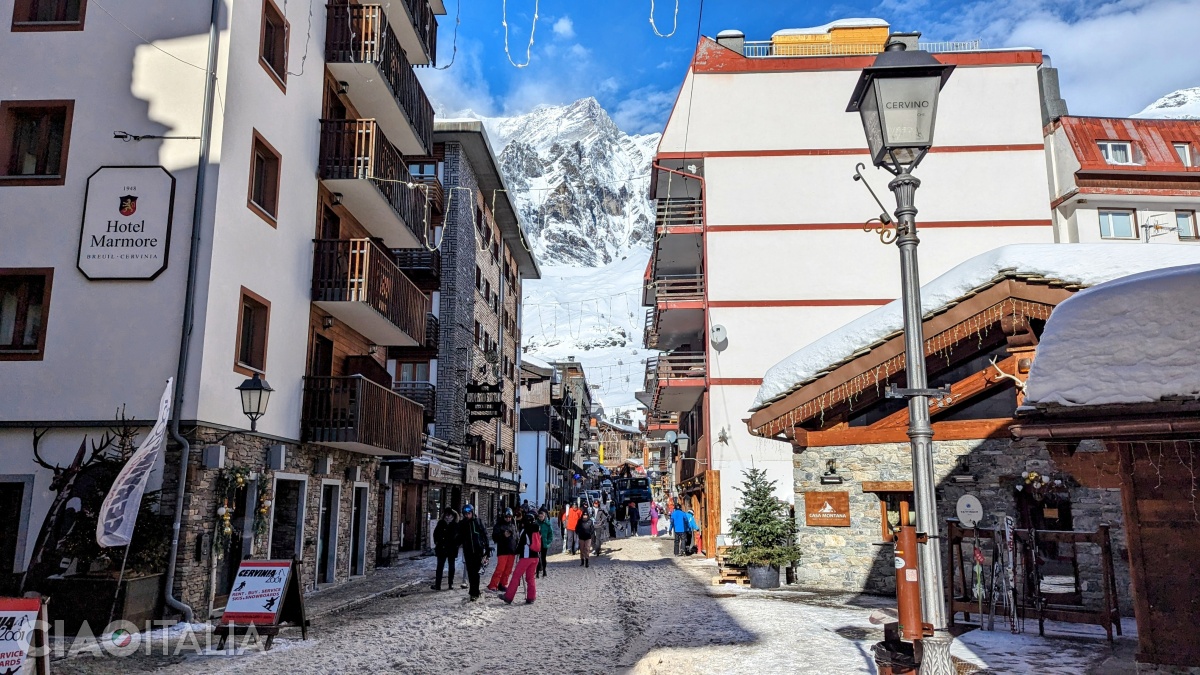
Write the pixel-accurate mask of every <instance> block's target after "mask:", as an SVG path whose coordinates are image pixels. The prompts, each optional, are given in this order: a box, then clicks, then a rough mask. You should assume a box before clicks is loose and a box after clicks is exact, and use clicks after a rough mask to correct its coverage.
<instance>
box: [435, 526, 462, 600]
mask: <svg viewBox="0 0 1200 675" xmlns="http://www.w3.org/2000/svg"><path fill="white" fill-rule="evenodd" d="M433 552H434V553H435V554H437V573H436V574H435V575H434V578H433V579H434V580H433V586H432V588H433V590H435V591H440V590H442V565H443V564H444V565H445V566H446V567H447V568H448V571H447V582H448V583H447V584H446V588H447V589H453V588H454V559H455V558H457V557H458V513H457V512H456V511H455V510H454V509H446V512H445V513H443V514H442V519H441V520H439V521H438V524H437V527H435V528H433Z"/></svg>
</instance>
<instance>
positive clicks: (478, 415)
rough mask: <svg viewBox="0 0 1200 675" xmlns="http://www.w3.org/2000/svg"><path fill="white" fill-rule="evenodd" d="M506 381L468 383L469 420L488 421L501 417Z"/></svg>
mask: <svg viewBox="0 0 1200 675" xmlns="http://www.w3.org/2000/svg"><path fill="white" fill-rule="evenodd" d="M503 391H504V383H503V382H497V383H496V384H488V383H486V382H476V383H470V384H467V420H468V423H470V422H487V421H489V420H494V419H496V418H497V417H500V410H501V406H502V405H503V403H504V400H503V398H502V395H503Z"/></svg>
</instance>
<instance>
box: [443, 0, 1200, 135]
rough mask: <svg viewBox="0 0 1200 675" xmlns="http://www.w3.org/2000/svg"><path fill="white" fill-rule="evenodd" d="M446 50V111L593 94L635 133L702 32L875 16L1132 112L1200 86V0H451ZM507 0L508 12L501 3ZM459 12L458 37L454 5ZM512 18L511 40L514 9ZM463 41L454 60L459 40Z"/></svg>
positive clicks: (1119, 111) (764, 30)
mask: <svg viewBox="0 0 1200 675" xmlns="http://www.w3.org/2000/svg"><path fill="white" fill-rule="evenodd" d="M444 1H445V3H446V10H447V12H448V13H447V15H446V16H443V17H440V21H439V23H440V29H439V34H438V51H439V55H438V63H439V64H440V65H441V66H443V67H444V66H446V64H450V67H449V68H446V69H445V70H437V71H432V70H427V69H420V70H419V73H420V77H421V80H422V82H423V83H424V85H425V87H426V90H427V92H428V93H429V95H430V98H431V99H432V100H433V101H434V103H435V106H437V108H438V112H439V113H441V114H447V113H453V112H457V111H461V110H464V109H468V108H469V109H471V110H474V111H475V112H477V113H479V114H482V115H513V114H520V113H524V112H528V111H529V110H531V109H533V108H534V107H536V106H538V105H543V104H562V103H568V102H570V101H574V100H576V99H578V98H582V97H584V96H594V97H596V98H597V99H598V100H599V101H600V103H601V104H602V105H603V106H604V107H605V109H607V110H608V111H609V113H610V114H611V115H612V116H613V118H614V120H616V122H617V124H618V125H619V126H620V127H621V128H622V129H624V130H626V131H628V132H631V133H649V132H654V131H660V130H661V128H662V125H663V123H664V122H665V121H666V117H667V114H668V113H669V112H670V109H671V106H672V104H673V103H674V100H675V94H676V92H677V90H678V88H679V85H680V83H681V82H682V80H683V76H684V73H685V72H686V69H687V64H688V61H689V59H690V57H691V54H692V51H693V50H694V48H695V45H696V38H697V34H698V33H697V30H698V27H697V21H699V33H702V34H704V35H709V36H712V35H715V34H716V33H717V32H718V31H720V30H722V29H726V28H737V29H739V30H742V31H744V32H745V33H746V38H747V39H749V40H756V39H757V40H766V39H769V38H770V35H771V33H772V32H774V31H776V30H779V29H781V28H796V27H803V26H814V25H819V24H823V23H826V22H828V21H831V20H833V19H838V18H846V17H878V18H882V19H885V20H887V21H888V22H889V23H891V25H892V28H893V30H917V31H921V32H922V33H923V36H924V37H925V38H927V39H930V40H967V39H975V38H981V39H983V41H984V46H986V47H1008V46H1033V47H1039V48H1041V49H1043V50H1044V51H1045V53H1046V54H1048V55H1049V56H1050V57H1051V58H1052V59H1053V63H1054V65H1055V66H1057V67H1058V68H1059V69H1060V77H1061V80H1062V85H1063V93H1064V96H1065V98H1066V99H1067V104H1068V107H1069V108H1070V110H1071V112H1072V113H1073V114H1082V115H1113V116H1121V115H1128V114H1131V113H1134V112H1137V111H1138V110H1141V109H1142V108H1143V107H1145V106H1146V105H1148V104H1149V103H1151V102H1153V101H1154V100H1155V99H1157V98H1158V97H1159V96H1161V95H1163V94H1166V93H1168V92H1171V91H1174V90H1176V89H1181V88H1184V87H1195V86H1200V33H1197V29H1198V28H1200V0H1107V1H1106V0H1002V1H997V0H975V1H970V0H969V1H966V2H957V1H952V0H874V1H865V2H864V1H857V0H831V1H830V2H825V3H818V2H808V1H805V0H707V1H706V2H704V3H703V16H702V17H701V12H700V8H701V0H678V5H677V4H676V0H653V3H654V8H655V19H656V21H655V24H656V26H657V30H658V32H660V33H662V34H663V35H669V34H671V31H672V28H673V27H674V26H673V24H674V13H675V11H676V6H678V27H677V28H676V29H675V31H674V34H673V35H670V37H659V36H657V35H655V32H654V27H652V26H651V24H650V21H649V17H650V7H651V2H652V0H539V2H538V7H537V9H538V17H537V23H536V28H535V29H534V34H533V37H534V39H533V46H532V48H531V50H530V54H531V57H530V59H529V65H528V66H527V67H523V68H517V67H514V66H513V65H512V63H510V58H511V60H512V61H514V62H516V63H517V64H524V63H526V56H525V55H526V48H527V46H528V44H529V36H530V28H531V26H534V5H535V0H461V8H460V6H459V4H458V3H459V2H460V0H444ZM506 2H507V12H505V11H504V7H505V3H506ZM458 11H461V24H460V25H459V26H458V37H457V40H455V38H454V27H455V15H456V13H457V12H458ZM505 19H507V22H508V52H509V53H508V54H506V53H505V46H504V45H505V30H504V26H503V22H504V20H505ZM455 46H457V54H455V55H454V61H453V63H452V64H451V53H452V51H453V50H454V47H455Z"/></svg>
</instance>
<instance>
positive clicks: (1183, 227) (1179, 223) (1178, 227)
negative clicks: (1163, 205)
mask: <svg viewBox="0 0 1200 675" xmlns="http://www.w3.org/2000/svg"><path fill="white" fill-rule="evenodd" d="M1175 234H1178V235H1179V238H1180V239H1200V234H1197V232H1196V212H1195V211H1176V212H1175Z"/></svg>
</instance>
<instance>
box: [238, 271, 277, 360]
mask: <svg viewBox="0 0 1200 675" xmlns="http://www.w3.org/2000/svg"><path fill="white" fill-rule="evenodd" d="M238 312H239V313H238V327H237V360H236V361H235V363H234V365H233V369H234V370H235V371H237V372H239V373H242V374H243V375H246V376H250V375H253V374H254V373H265V372H266V370H267V325H268V324H269V323H270V318H271V303H269V302H267V300H266V299H265V298H263V297H262V296H260V295H258V294H257V293H254V292H253V291H250V290H248V289H247V288H246V287H245V286H243V287H242V300H241V303H239V305H238Z"/></svg>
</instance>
